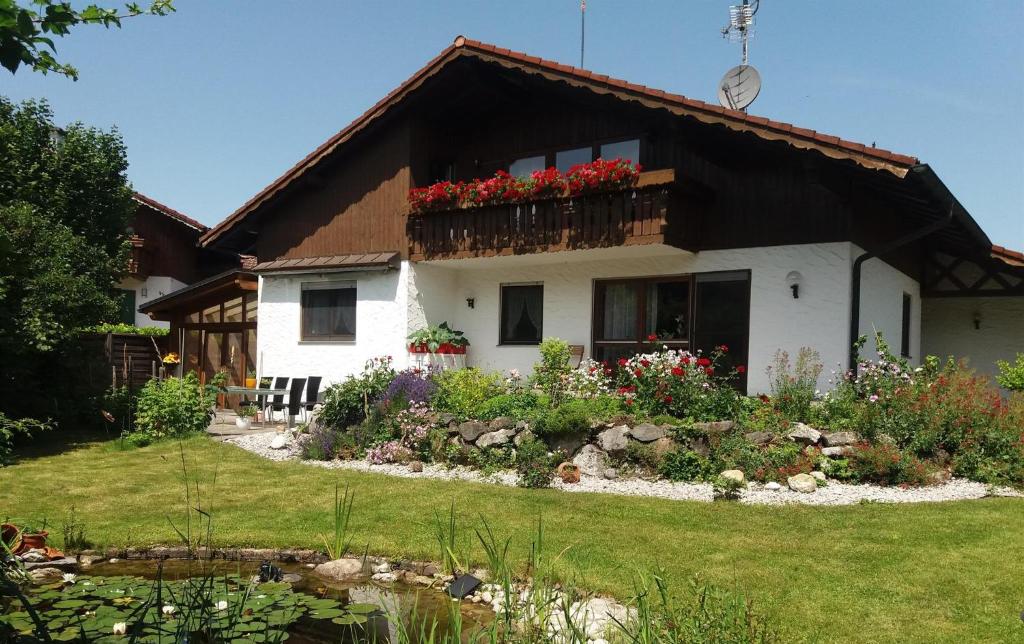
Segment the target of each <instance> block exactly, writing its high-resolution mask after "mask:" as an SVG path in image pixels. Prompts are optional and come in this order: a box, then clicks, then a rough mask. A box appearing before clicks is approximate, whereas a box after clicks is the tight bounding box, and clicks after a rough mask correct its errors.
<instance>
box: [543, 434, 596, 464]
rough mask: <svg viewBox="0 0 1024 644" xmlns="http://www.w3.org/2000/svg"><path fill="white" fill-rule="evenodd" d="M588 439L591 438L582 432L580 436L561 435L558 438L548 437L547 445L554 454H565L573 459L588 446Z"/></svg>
mask: <svg viewBox="0 0 1024 644" xmlns="http://www.w3.org/2000/svg"><path fill="white" fill-rule="evenodd" d="M588 438H589V436H588V435H587V434H585V433H582V432H581V433H579V434H559V435H558V436H550V437H548V438H547V443H548V447H550V448H551V451H552V452H563V453H565V455H566V456H568V457H569V458H572V457H573V455H574V454H575V453H576V452H578V451H579V449H580V448H581V447H583V446H584V445H586V444H587V439H588Z"/></svg>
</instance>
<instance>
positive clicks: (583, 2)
mask: <svg viewBox="0 0 1024 644" xmlns="http://www.w3.org/2000/svg"><path fill="white" fill-rule="evenodd" d="M586 19H587V0H580V69H583V43H584V42H586V38H587V24H586Z"/></svg>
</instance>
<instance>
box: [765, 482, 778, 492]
mask: <svg viewBox="0 0 1024 644" xmlns="http://www.w3.org/2000/svg"><path fill="white" fill-rule="evenodd" d="M764 489H766V490H771V491H772V492H777V491H779V490H781V489H782V486H781V485H779V484H778V483H776V482H775V481H768V482H767V483H765V484H764Z"/></svg>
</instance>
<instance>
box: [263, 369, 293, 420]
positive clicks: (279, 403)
mask: <svg viewBox="0 0 1024 644" xmlns="http://www.w3.org/2000/svg"><path fill="white" fill-rule="evenodd" d="M287 386H288V378H282V377H277V378H275V379H274V389H284V388H285V387H287ZM263 410H264V411H265V412H266V411H269V412H270V422H274V412H275V411H284V394H275V395H273V396H271V397H270V403H269V404H268V405H267V406H266V407H264V408H263Z"/></svg>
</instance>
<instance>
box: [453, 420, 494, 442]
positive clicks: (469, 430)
mask: <svg viewBox="0 0 1024 644" xmlns="http://www.w3.org/2000/svg"><path fill="white" fill-rule="evenodd" d="M487 430H488V427H487V425H485V424H483V423H481V422H478V421H475V420H467V421H466V422H464V423H462V424H461V425H459V435H461V436H462V440H464V441H467V442H473V441H475V440H476V439H477V438H479V437H480V436H481V435H483V434H486V433H487Z"/></svg>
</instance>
